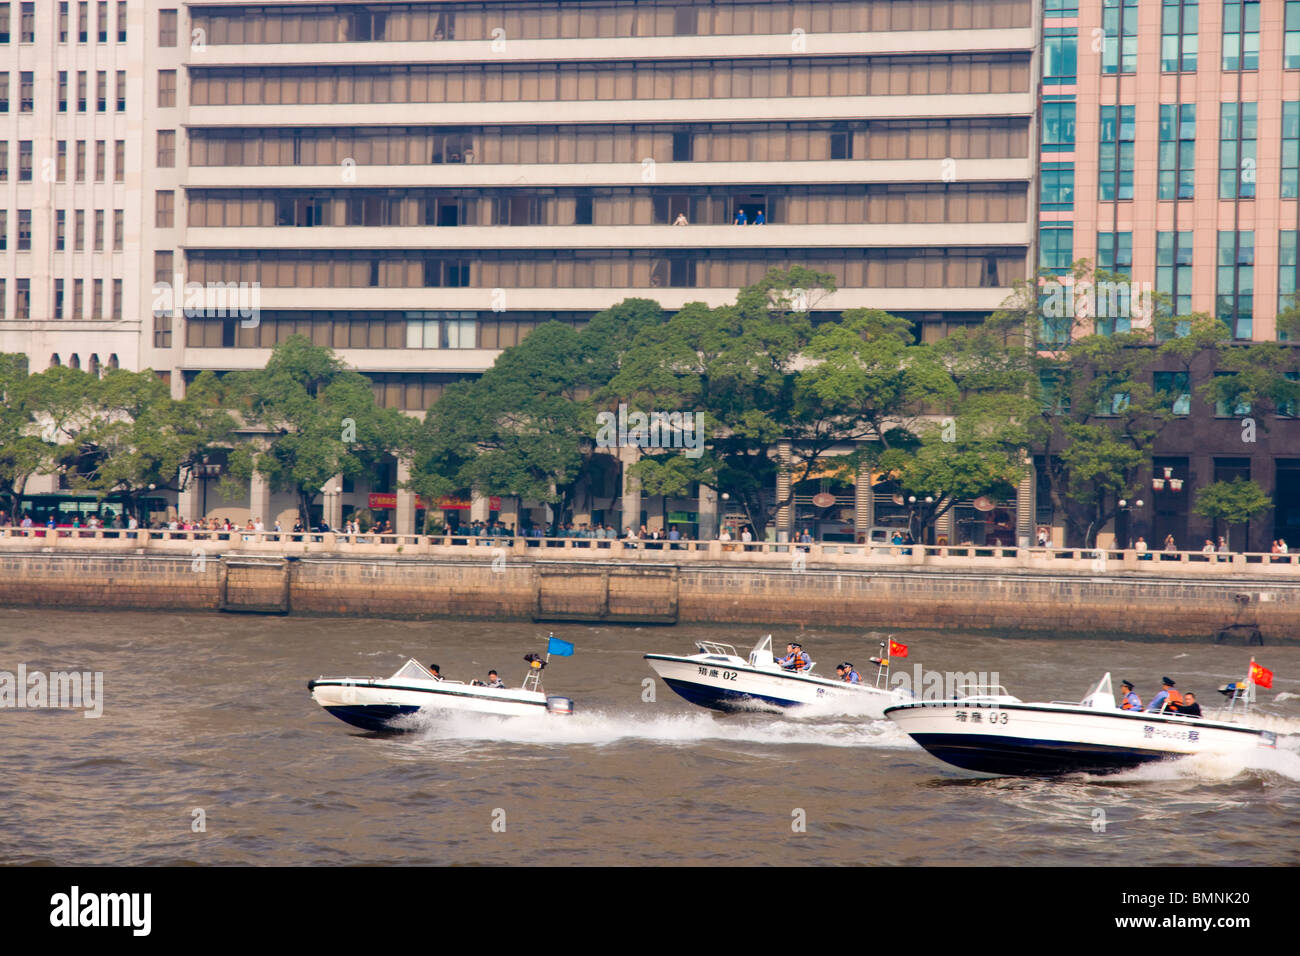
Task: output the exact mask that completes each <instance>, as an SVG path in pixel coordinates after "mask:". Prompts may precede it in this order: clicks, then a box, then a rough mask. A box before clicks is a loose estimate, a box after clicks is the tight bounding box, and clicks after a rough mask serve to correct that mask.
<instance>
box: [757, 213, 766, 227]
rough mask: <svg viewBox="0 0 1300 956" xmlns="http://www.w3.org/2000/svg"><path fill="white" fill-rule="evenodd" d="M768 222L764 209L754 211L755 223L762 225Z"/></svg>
mask: <svg viewBox="0 0 1300 956" xmlns="http://www.w3.org/2000/svg"><path fill="white" fill-rule="evenodd" d="M766 223H767V216H766V215H765V214H764V212H763V210H761V209H760V210H759V211H758V212H756V213H754V225H756V226H762V225H765V224H766Z"/></svg>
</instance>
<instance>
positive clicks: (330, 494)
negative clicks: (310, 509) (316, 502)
mask: <svg viewBox="0 0 1300 956" xmlns="http://www.w3.org/2000/svg"><path fill="white" fill-rule="evenodd" d="M321 514H322V516H323V518H324V520H325V523H326V524H327V525H329V526H330V527H331V528H338V527H341V526H342V524H343V476H342V475H335V476H334V477H332V478H331V479H330V480H329V481H327V482H325V488H324V491H323V496H322V499H321Z"/></svg>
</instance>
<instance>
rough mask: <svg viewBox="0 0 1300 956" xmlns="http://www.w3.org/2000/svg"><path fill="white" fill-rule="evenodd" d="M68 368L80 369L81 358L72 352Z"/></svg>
mask: <svg viewBox="0 0 1300 956" xmlns="http://www.w3.org/2000/svg"><path fill="white" fill-rule="evenodd" d="M68 368H81V356H80V355H78V354H77V353H76V352H73V353H72V358H70V359H68Z"/></svg>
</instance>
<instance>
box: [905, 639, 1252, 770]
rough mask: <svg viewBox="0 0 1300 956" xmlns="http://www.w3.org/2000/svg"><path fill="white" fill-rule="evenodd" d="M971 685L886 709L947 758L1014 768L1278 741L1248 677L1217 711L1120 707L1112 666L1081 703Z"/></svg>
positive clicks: (1118, 761) (1134, 760) (1128, 761)
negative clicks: (1259, 711) (1252, 720)
mask: <svg viewBox="0 0 1300 956" xmlns="http://www.w3.org/2000/svg"><path fill="white" fill-rule="evenodd" d="M1255 672H1256V665H1255V663H1254V662H1253V661H1252V662H1251V674H1252V676H1253V675H1254V674H1255ZM1268 673H1269V674H1270V678H1271V672H1268ZM1264 686H1270V685H1264ZM965 689H966V690H968V693H965V694H962V693H960V692H959V693H958V694H957V695H956V697H955V698H954V699H952V700H937V701H918V702H914V703H909V704H902V705H899V706H896V707H890V708H888V709H887V710H886V711H885V716H886V717H888V718H889V719H890V720H892V721H893V722H894V723H895V724H897V725H898V727H899V729H900V730H902V731H904V732H905V733H907V734H908V735H910V736H911V738H912V739H913V740H915V741H916V742H917V743H918V744H920V745H921V746H922V747H924V748H925V749H926V750H927V751H929V752H930V753H931V754H933V755H934V756H935V757H938V758H939V759H940V760H943V761H945V762H946V763H950V764H953V765H954V766H957V767H961V768H963V769H965V770H974V771H978V772H980V773H991V774H1004V775H1010V776H1046V775H1053V774H1063V773H1114V772H1116V771H1120V770H1127V769H1129V768H1131V767H1136V766H1138V765H1139V764H1143V763H1148V762H1150V761H1154V760H1164V759H1168V758H1176V757H1187V756H1191V755H1193V754H1235V753H1247V752H1250V751H1254V750H1256V749H1257V748H1260V747H1267V748H1274V747H1276V746H1277V735H1276V734H1275V733H1273V732H1272V731H1268V730H1263V729H1260V728H1256V727H1252V726H1250V724H1249V707H1250V704H1251V703H1253V702H1254V699H1255V694H1254V691H1255V682H1254V680H1252V679H1251V677H1248V678H1247V679H1246V680H1244V681H1236V682H1234V683H1231V684H1228V685H1227V686H1226V687H1224V688H1222V690H1221V693H1223V694H1224V695H1225V696H1226V697H1227V698H1228V700H1227V704H1226V705H1225V707H1224V708H1222V709H1221V710H1219V711H1218V712H1216V713H1215V714H1214V716H1213V717H1212V718H1202V717H1194V716H1188V715H1185V714H1174V713H1169V712H1166V711H1163V710H1162V711H1160V712H1147V711H1141V710H1122V709H1121V708H1120V707H1118V706H1116V703H1115V694H1114V691H1113V689H1112V687H1111V680H1110V674H1106V675H1105V676H1104V677H1103V678H1102V679H1101V680H1100V681H1098V682H1097V683H1096V684H1095V685H1094V686H1093V687H1092V688H1091V689H1090V690H1089V691H1088V693H1087V694H1085V695H1084V698H1083V700H1082V701H1079V702H1077V703H1075V702H1071V701H1052V702H1050V703H1040V704H1035V703H1024V702H1022V701H1021V700H1020V699H1019V698H1016V697H1012V696H1011V695H1009V694H1008V693H1007V692H1006V690H1005V689H1004V688H1002V687H1001V686H997V687H972V688H965Z"/></svg>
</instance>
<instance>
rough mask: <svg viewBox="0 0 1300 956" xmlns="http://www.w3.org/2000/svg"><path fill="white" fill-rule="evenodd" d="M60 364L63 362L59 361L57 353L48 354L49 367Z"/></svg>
mask: <svg viewBox="0 0 1300 956" xmlns="http://www.w3.org/2000/svg"><path fill="white" fill-rule="evenodd" d="M62 364H63V363H62V362H60V361H59V357H58V355H51V356H50V368H53V367H54V366H56V365H62Z"/></svg>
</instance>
